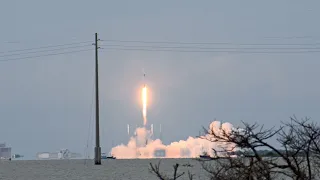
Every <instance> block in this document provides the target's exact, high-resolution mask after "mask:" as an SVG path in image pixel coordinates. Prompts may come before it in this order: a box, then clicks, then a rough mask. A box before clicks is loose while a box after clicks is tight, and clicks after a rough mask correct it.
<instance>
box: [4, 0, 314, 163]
mask: <svg viewBox="0 0 320 180" xmlns="http://www.w3.org/2000/svg"><path fill="white" fill-rule="evenodd" d="M319 5H320V2H319V1H308V2H307V1H289V0H287V1H268V2H267V1H265V2H262V1H259V2H257V1H253V0H252V1H241V2H240V1H232V2H231V1H209V0H207V1H191V0H190V1H185V0H184V1H182V0H178V1H153V2H151V1H147V0H145V1H138V0H137V1H102V0H101V1H76V0H74V1H63V0H55V1H43V0H29V1H23V0H20V1H18V0H3V1H1V6H0V22H1V33H0V49H1V52H7V51H11V50H16V49H25V48H36V47H41V46H47V45H57V44H65V43H73V42H80V41H91V40H92V42H93V40H94V33H95V32H98V33H99V37H100V39H105V40H106V39H117V40H140V41H179V42H231V43H271V44H275V43H286V44H293V43H319V42H320V36H319V32H320V26H319V23H317V22H318V17H320V12H319V11H318V9H317V7H319ZM288 37H289V38H288ZM292 37H298V38H292ZM299 37H304V38H299ZM309 37H311V38H309ZM8 42H18V43H8ZM105 43H106V42H101V44H105ZM89 44H90V43H89ZM217 47H221V46H217ZM250 47H255V46H250ZM312 47H314V46H312ZM317 47H320V45H318V46H317ZM104 48H105V49H106V48H107V47H104ZM105 49H104V50H101V51H100V56H99V57H100V87H101V89H100V95H101V106H100V108H101V146H102V150H103V151H105V152H109V150H110V148H111V147H112V141H114V145H116V144H119V143H127V135H126V124H130V125H132V127H134V126H135V124H140V125H141V124H142V122H143V121H142V117H141V107H140V102H139V99H138V96H137V94H138V93H139V92H138V88H139V87H140V86H141V85H142V83H143V82H142V68H144V69H145V71H146V73H147V83H148V86H149V87H150V89H151V91H152V94H153V99H152V102H151V105H150V108H149V109H148V121H149V123H153V124H154V127H155V131H158V129H159V124H160V123H161V124H162V125H163V131H164V142H165V143H169V142H171V141H177V140H180V139H186V138H187V137H188V136H189V135H191V136H194V135H198V132H199V130H201V127H202V126H203V125H204V126H207V125H208V124H209V122H210V121H212V120H214V119H215V118H217V119H218V120H221V121H228V122H230V123H232V124H234V125H239V124H240V122H241V120H244V121H247V122H259V123H261V124H265V125H266V126H267V127H270V126H272V125H279V123H280V121H284V120H288V119H289V117H290V116H291V115H293V114H295V115H296V116H297V117H304V116H310V117H312V119H313V120H314V121H317V119H319V116H320V114H319V108H318V103H319V100H320V95H319V93H318V92H319V90H320V86H319V83H317V82H319V80H317V79H318V78H319V75H320V72H319V67H320V61H319V54H320V53H304V54H294V53H288V54H259V53H256V54H255V53H249V54H228V53H177V52H150V51H116V50H105ZM0 55H1V54H0ZM26 56H29V55H21V56H17V57H26ZM10 58H15V57H0V60H5V59H10ZM93 67H94V51H89V52H81V53H75V54H65V55H59V56H48V57H40V58H34V59H23V60H20V61H7V62H0V84H1V86H0V99H1V101H0V119H1V120H0V142H2V141H4V142H7V144H8V145H10V146H12V147H13V152H15V153H21V154H24V155H25V156H26V157H27V158H34V157H35V154H36V153H37V152H40V151H56V150H59V149H60V148H69V149H70V150H72V151H76V152H80V153H83V150H84V146H85V145H86V140H87V138H88V131H89V127H88V126H89V121H90V113H91V108H90V107H91V102H92V97H93V96H92V92H93V73H94V69H93ZM91 149H93V147H92V148H91V147H90V150H91ZM91 151H92V150H91Z"/></svg>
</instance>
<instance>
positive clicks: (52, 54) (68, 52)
mask: <svg viewBox="0 0 320 180" xmlns="http://www.w3.org/2000/svg"><path fill="white" fill-rule="evenodd" d="M92 50H93V49H83V50H78V51H67V52H61V53H51V54H44V55H37V56H28V57H21V58H12V59H4V60H0V62H4V61H16V60H23V59H30V58H38V57H46V56H55V55H62V54H71V53H77V52H84V51H92Z"/></svg>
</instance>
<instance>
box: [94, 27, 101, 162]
mask: <svg viewBox="0 0 320 180" xmlns="http://www.w3.org/2000/svg"><path fill="white" fill-rule="evenodd" d="M98 41H99V39H98V33H96V34H95V44H94V45H95V51H96V53H95V54H96V55H95V56H96V60H95V77H96V78H95V85H96V88H95V89H96V147H95V148H94V164H95V165H100V164H101V147H100V133H99V77H98V76H99V73H98V49H99V46H98Z"/></svg>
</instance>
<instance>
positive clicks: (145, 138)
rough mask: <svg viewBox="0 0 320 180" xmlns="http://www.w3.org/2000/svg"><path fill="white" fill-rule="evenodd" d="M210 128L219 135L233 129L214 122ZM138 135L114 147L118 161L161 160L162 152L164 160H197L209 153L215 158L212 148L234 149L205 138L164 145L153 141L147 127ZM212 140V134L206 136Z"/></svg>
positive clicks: (113, 151) (192, 138)
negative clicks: (223, 131) (196, 158)
mask: <svg viewBox="0 0 320 180" xmlns="http://www.w3.org/2000/svg"><path fill="white" fill-rule="evenodd" d="M209 128H210V129H211V130H212V131H214V132H215V133H217V134H220V133H222V130H225V131H226V132H230V131H231V130H232V128H233V126H232V124H230V123H223V124H221V123H220V122H219V121H213V122H212V123H211V124H210V126H209ZM135 132H136V133H135V134H136V135H135V136H133V137H131V138H130V140H129V142H128V144H127V145H124V144H121V145H118V146H116V147H113V148H112V150H111V154H112V155H113V156H115V157H116V158H117V159H136V158H159V155H157V152H161V153H162V156H161V157H164V158H195V157H199V155H201V154H203V152H204V151H205V152H207V153H208V154H209V155H211V156H213V155H214V154H213V152H212V148H214V149H216V150H219V149H220V150H222V148H228V149H232V145H231V144H225V143H219V142H210V141H208V140H206V139H203V138H195V137H189V138H187V140H180V141H177V142H172V143H170V144H169V145H164V144H163V143H162V142H161V140H160V139H155V140H153V139H151V131H149V130H147V129H146V128H145V127H142V128H137V129H136V131H135ZM205 136H207V138H210V136H211V135H210V134H207V135H205Z"/></svg>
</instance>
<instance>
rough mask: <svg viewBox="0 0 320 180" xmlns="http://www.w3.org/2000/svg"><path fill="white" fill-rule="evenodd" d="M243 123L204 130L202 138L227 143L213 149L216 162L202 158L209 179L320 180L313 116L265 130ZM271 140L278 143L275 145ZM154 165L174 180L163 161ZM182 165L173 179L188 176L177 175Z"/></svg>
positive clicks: (318, 132)
mask: <svg viewBox="0 0 320 180" xmlns="http://www.w3.org/2000/svg"><path fill="white" fill-rule="evenodd" d="M242 123H243V127H242V128H235V129H232V130H231V131H230V130H225V129H222V128H220V130H219V131H216V129H210V128H209V129H204V130H205V135H204V136H200V137H201V138H204V139H206V140H208V141H211V142H213V143H217V144H222V145H225V146H221V147H219V148H217V149H213V152H214V158H213V161H209V162H208V161H204V160H199V161H200V163H201V165H202V168H203V169H204V170H205V171H206V172H208V174H209V179H211V180H274V179H292V180H314V179H320V127H319V125H318V124H317V123H315V122H311V121H310V119H309V118H304V119H301V120H298V119H297V118H296V117H295V116H294V117H292V118H290V121H289V122H282V125H281V126H280V127H279V128H275V127H273V128H270V129H265V128H264V126H263V125H262V126H260V125H258V124H257V123H255V124H248V123H245V122H242ZM270 140H275V141H276V142H277V143H278V145H277V146H276V145H274V144H271V143H270ZM276 147H279V148H276ZM261 150H265V151H267V154H266V153H262V152H261ZM235 155H236V157H235ZM150 166H151V171H152V172H153V173H154V174H156V175H157V176H158V177H159V179H170V178H168V176H167V175H164V174H161V173H160V170H159V166H160V162H159V164H158V166H155V167H153V165H152V164H151V163H150ZM178 167H179V165H178V164H176V165H175V166H174V176H173V178H171V179H177V178H179V177H181V176H183V175H184V173H181V174H177V170H178ZM189 174H190V172H189ZM192 178H193V176H191V179H192Z"/></svg>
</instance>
